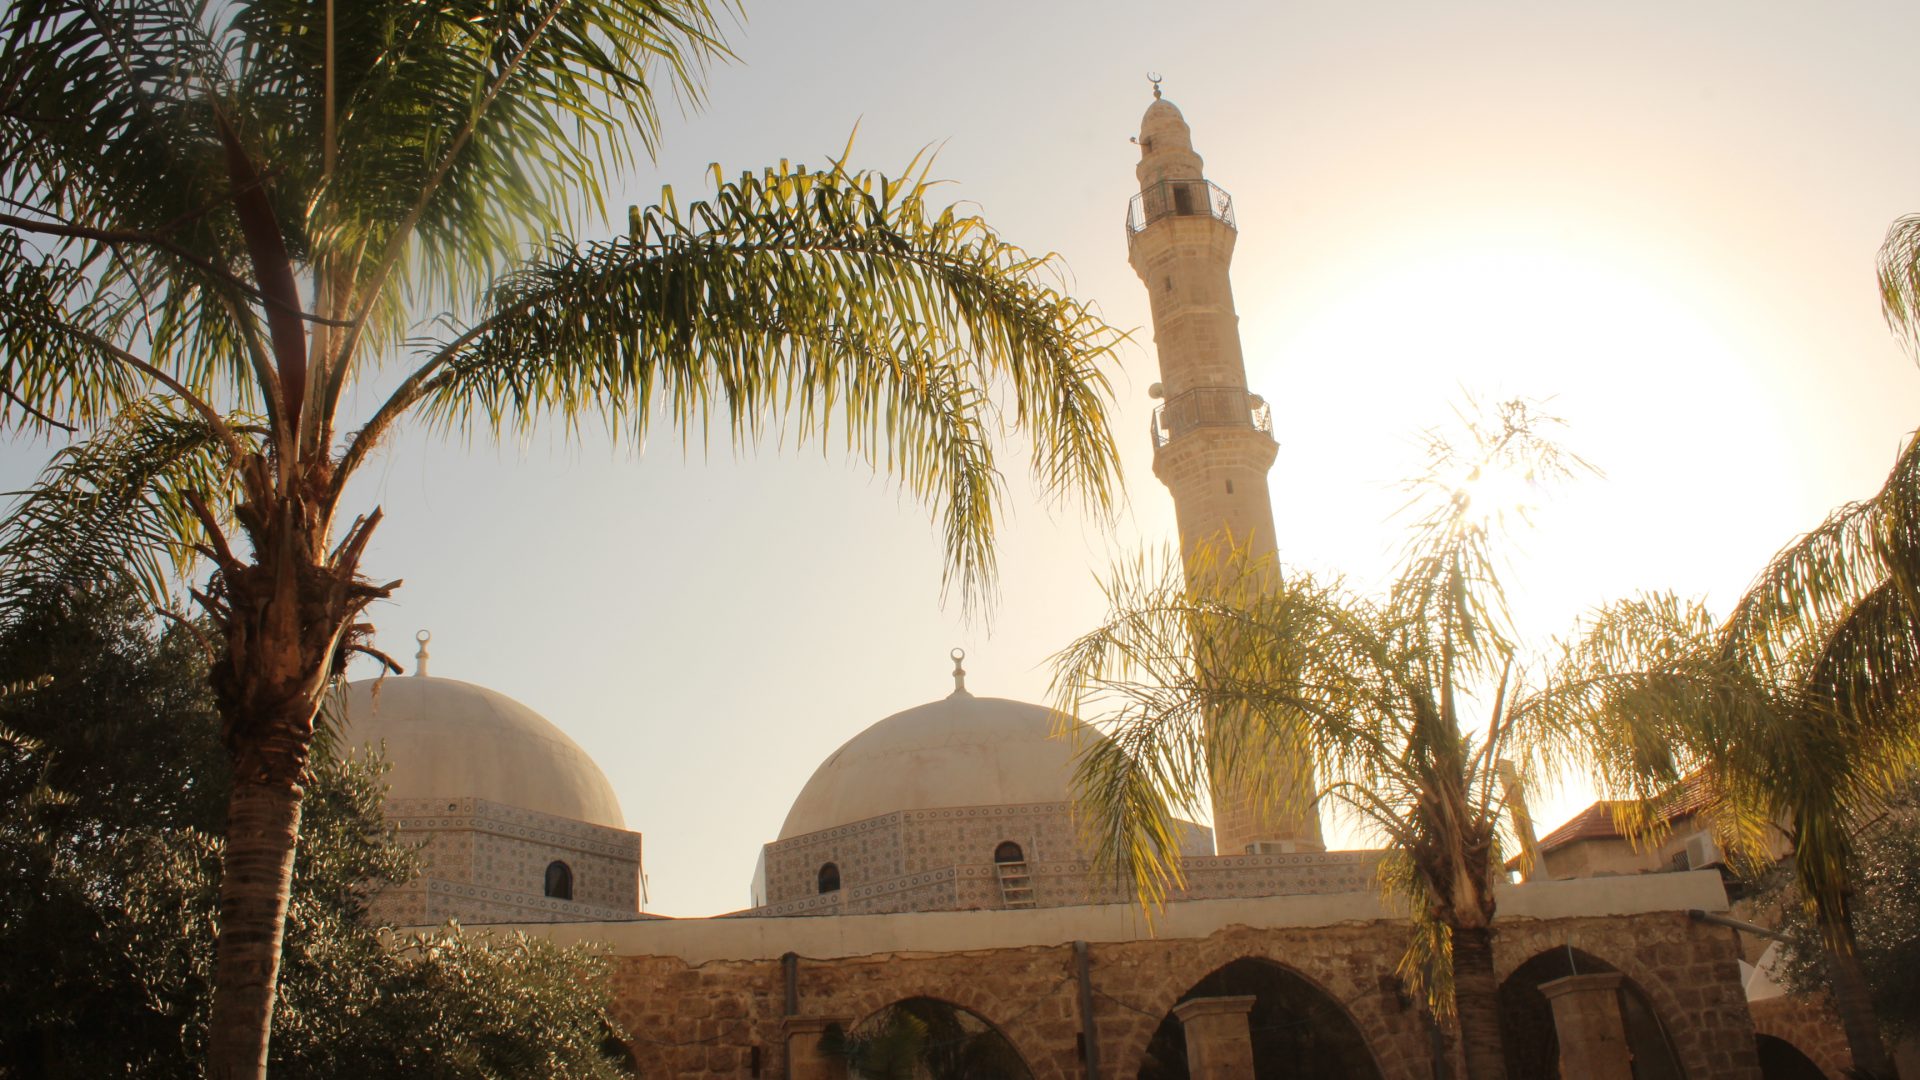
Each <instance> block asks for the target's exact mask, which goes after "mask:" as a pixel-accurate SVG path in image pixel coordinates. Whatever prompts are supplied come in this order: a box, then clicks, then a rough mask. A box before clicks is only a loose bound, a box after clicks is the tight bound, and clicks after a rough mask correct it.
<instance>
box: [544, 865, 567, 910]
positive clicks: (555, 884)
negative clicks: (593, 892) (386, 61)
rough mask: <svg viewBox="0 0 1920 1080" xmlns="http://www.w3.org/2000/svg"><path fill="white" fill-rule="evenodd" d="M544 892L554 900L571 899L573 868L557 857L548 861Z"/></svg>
mask: <svg viewBox="0 0 1920 1080" xmlns="http://www.w3.org/2000/svg"><path fill="white" fill-rule="evenodd" d="M546 892H547V895H548V896H551V897H553V898H554V899H555V900H571V899H573V868H572V867H570V866H568V865H567V864H566V863H563V862H561V861H560V860H559V859H555V860H553V861H552V862H550V863H548V864H547V888H546Z"/></svg>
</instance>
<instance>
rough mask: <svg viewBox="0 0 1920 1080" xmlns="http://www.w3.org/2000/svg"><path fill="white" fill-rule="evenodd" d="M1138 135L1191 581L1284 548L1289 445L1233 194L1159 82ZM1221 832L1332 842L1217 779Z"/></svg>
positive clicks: (1151, 292) (1225, 845)
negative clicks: (1234, 557)
mask: <svg viewBox="0 0 1920 1080" xmlns="http://www.w3.org/2000/svg"><path fill="white" fill-rule="evenodd" d="M1139 143H1140V164H1139V166H1138V168H1136V169H1135V173H1136V174H1137V175H1138V176H1139V178H1140V194H1138V195H1136V196H1134V198H1133V201H1132V203H1131V204H1130V205H1129V207H1128V210H1127V261H1128V262H1130V263H1132V264H1133V269H1134V272H1135V273H1137V274H1139V275H1140V280H1141V282H1143V283H1144V284H1145V285H1146V287H1147V295H1148V297H1149V298H1150V299H1151V301H1152V304H1153V340H1154V344H1155V345H1156V346H1158V349H1159V353H1160V382H1159V383H1157V384H1155V385H1154V387H1153V388H1152V389H1151V390H1150V391H1149V393H1151V394H1153V396H1155V397H1157V398H1161V399H1163V401H1162V404H1161V405H1160V406H1159V408H1157V409H1155V410H1154V413H1153V474H1154V475H1155V476H1158V477H1159V478H1160V482H1161V483H1163V484H1165V485H1167V490H1168V491H1170V492H1172V493H1173V505H1174V510H1175V513H1176V515H1177V516H1178V519H1179V524H1180V550H1181V554H1182V555H1183V556H1184V557H1185V559H1186V568H1187V576H1188V578H1189V580H1191V579H1192V578H1193V576H1194V575H1195V574H1196V573H1197V572H1199V566H1200V563H1202V562H1204V561H1206V560H1208V559H1209V558H1212V557H1213V556H1214V555H1217V554H1219V553H1224V552H1225V551H1227V550H1229V549H1230V548H1237V549H1239V550H1240V551H1241V552H1243V553H1244V554H1245V555H1247V556H1249V557H1252V558H1256V559H1258V558H1266V559H1272V558H1273V557H1274V555H1275V552H1276V551H1277V545H1276V543H1275V540H1274V528H1273V502H1272V499H1271V497H1270V496H1269V495H1268V493H1267V470H1268V469H1270V468H1272V467H1273V459H1274V456H1275V455H1276V454H1277V453H1278V452H1279V448H1278V446H1277V445H1276V444H1275V443H1274V441H1273V419H1272V414H1271V413H1270V412H1269V410H1268V408H1267V404H1266V402H1265V401H1263V400H1261V398H1260V397H1259V396H1257V395H1255V394H1252V393H1250V392H1248V390H1247V368H1246V363H1245V362H1244V361H1243V360H1242V359H1241V356H1240V327H1239V323H1240V318H1239V316H1238V315H1236V314H1234V310H1233V284H1232V282H1231V281H1230V280H1229V279H1228V275H1227V269H1228V266H1229V264H1231V263H1232V261H1233V243H1234V240H1235V238H1236V237H1237V236H1238V230H1237V229H1236V227H1235V225H1234V220H1233V201H1232V200H1231V199H1229V198H1228V197H1227V193H1226V192H1224V191H1222V190H1220V189H1219V188H1218V187H1216V186H1214V185H1213V184H1212V183H1211V182H1209V181H1208V180H1207V179H1206V177H1205V176H1204V175H1203V174H1202V172H1201V168H1200V155H1199V154H1196V153H1194V151H1193V133H1192V131H1191V130H1190V129H1189V128H1188V127H1187V121H1186V119H1185V118H1184V117H1182V116H1181V115H1180V110H1179V109H1177V108H1174V105H1173V103H1172V102H1171V101H1167V100H1165V99H1163V98H1161V96H1160V84H1159V82H1158V80H1155V82H1154V87H1153V104H1152V105H1149V106H1148V107H1147V114H1146V116H1144V117H1142V118H1141V120H1140V138H1139ZM1210 553H1211V554H1210ZM1213 829H1214V846H1215V849H1216V850H1217V851H1218V852H1219V853H1220V854H1222V855H1241V854H1246V853H1250V852H1288V851H1320V850H1324V847H1325V845H1324V844H1323V843H1322V841H1321V837H1320V822H1319V819H1318V817H1317V815H1314V814H1311V813H1309V814H1306V815H1303V816H1301V817H1299V818H1297V819H1290V818H1287V817H1285V816H1283V815H1277V814H1272V813H1263V812H1261V811H1260V808H1259V807H1258V806H1257V804H1256V802H1255V800H1253V799H1251V798H1249V797H1247V796H1246V795H1244V794H1243V793H1236V792H1235V791H1234V790H1233V786H1232V785H1231V784H1230V783H1229V784H1222V783H1220V782H1218V781H1216V783H1215V785H1214V792H1213Z"/></svg>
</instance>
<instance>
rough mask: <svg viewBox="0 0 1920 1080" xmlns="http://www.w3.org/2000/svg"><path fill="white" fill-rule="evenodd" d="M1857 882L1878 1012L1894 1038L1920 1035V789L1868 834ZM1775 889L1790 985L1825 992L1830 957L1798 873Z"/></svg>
mask: <svg viewBox="0 0 1920 1080" xmlns="http://www.w3.org/2000/svg"><path fill="white" fill-rule="evenodd" d="M1850 876H1851V878H1852V881H1853V888H1854V891H1855V896H1856V902H1855V910H1856V912H1857V915H1856V916H1855V920H1854V933H1855V937H1856V939H1857V944H1858V947H1859V950H1860V966H1861V968H1862V969H1863V970H1864V972H1865V974H1866V978H1867V984H1868V986H1869V988H1871V990H1872V992H1873V1006H1874V1012H1875V1013H1877V1014H1878V1015H1879V1017H1880V1023H1881V1024H1882V1025H1883V1026H1884V1027H1885V1028H1886V1030H1887V1033H1888V1034H1889V1035H1892V1036H1895V1037H1896V1038H1897V1037H1902V1036H1910V1035H1912V1034H1914V1033H1915V1031H1916V1030H1917V1029H1920V787H1916V786H1915V785H1914V784H1909V785H1907V787H1906V789H1905V790H1904V791H1903V792H1901V793H1900V794H1899V795H1898V796H1896V797H1895V798H1893V799H1892V800H1890V801H1889V802H1888V804H1887V806H1886V808H1885V810H1884V812H1883V813H1882V814H1881V815H1880V816H1879V817H1877V818H1876V819H1875V820H1873V821H1871V822H1868V823H1866V824H1865V825H1863V826H1862V827H1861V828H1860V830H1859V831H1858V835H1857V836H1856V838H1855V841H1854V853H1853V865H1852V867H1851V872H1850ZM1771 886H1772V888H1771V889H1770V890H1769V892H1768V893H1767V894H1766V897H1765V899H1768V900H1771V901H1772V902H1773V903H1774V904H1775V905H1776V906H1777V910H1778V911H1779V913H1780V916H1781V925H1780V928H1781V930H1783V931H1784V932H1785V933H1786V934H1787V941H1786V945H1785V948H1784V949H1783V950H1782V952H1783V955H1782V964H1781V967H1780V973H1781V974H1783V975H1784V976H1785V980H1784V981H1785V982H1786V985H1787V986H1788V987H1789V988H1790V989H1792V990H1793V991H1794V992H1796V993H1802V994H1811V993H1818V992H1820V991H1822V990H1825V989H1826V988H1827V987H1828V985H1829V973H1828V962H1827V961H1828V958H1827V951H1826V948H1825V942H1824V941H1823V940H1822V938H1821V934H1820V928H1819V926H1818V925H1817V924H1816V923H1815V922H1814V920H1813V919H1812V918H1810V917H1809V916H1808V914H1807V912H1808V906H1809V905H1808V904H1807V903H1806V901H1805V898H1804V897H1803V896H1802V895H1801V894H1800V893H1799V890H1798V888H1797V887H1796V885H1795V883H1794V880H1793V876H1792V875H1791V874H1778V875H1775V879H1774V881H1773V882H1771Z"/></svg>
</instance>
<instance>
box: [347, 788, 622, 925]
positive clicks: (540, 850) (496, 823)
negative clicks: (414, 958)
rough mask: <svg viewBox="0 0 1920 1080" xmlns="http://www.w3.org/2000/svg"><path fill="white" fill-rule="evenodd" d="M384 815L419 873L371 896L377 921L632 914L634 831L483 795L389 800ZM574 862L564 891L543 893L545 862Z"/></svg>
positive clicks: (517, 919) (544, 919)
mask: <svg viewBox="0 0 1920 1080" xmlns="http://www.w3.org/2000/svg"><path fill="white" fill-rule="evenodd" d="M386 809H387V821H388V823H389V824H391V825H392V826H393V827H394V828H395V830H397V831H398V833H399V835H400V838H401V840H402V841H406V842H412V843H418V844H420V845H421V851H422V854H423V855H424V856H425V859H426V863H427V866H426V872H425V873H424V874H423V875H422V876H421V878H420V879H419V880H417V881H414V882H412V883H410V884H408V885H406V886H403V887H401V888H398V889H389V890H387V891H386V892H384V893H382V894H381V895H380V896H379V897H377V898H375V900H374V903H373V916H374V918H375V919H377V920H380V921H382V922H388V923H392V924H394V925H402V926H419V925H428V924H436V923H441V922H445V921H446V920H447V919H450V918H451V919H459V920H461V921H462V922H501V921H505V922H526V921H538V922H572V921H579V920H588V919H591V920H619V919H633V918H640V917H641V916H640V914H639V908H640V905H639V884H640V834H639V833H634V832H627V831H625V830H622V829H611V828H607V827H606V826H602V825H591V824H588V823H586V822H583V821H574V820H571V819H569V818H561V817H555V816H553V815H551V814H542V813H539V812H537V811H533V810H524V809H521V808H520V807H516V806H506V805H504V804H501V803H496V802H490V801H488V800H486V799H471V798H468V799H395V800H391V801H389V802H388V803H387V807H386ZM555 860H558V861H561V862H564V863H566V864H567V865H568V867H570V868H571V869H572V871H573V900H572V901H565V900H554V899H550V898H548V897H547V896H546V895H545V891H546V870H547V864H549V863H551V862H553V861H555Z"/></svg>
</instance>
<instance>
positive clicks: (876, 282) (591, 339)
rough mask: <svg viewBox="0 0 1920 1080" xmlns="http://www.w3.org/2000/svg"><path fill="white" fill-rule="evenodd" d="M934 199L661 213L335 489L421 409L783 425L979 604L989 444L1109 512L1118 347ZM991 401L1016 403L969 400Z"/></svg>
mask: <svg viewBox="0 0 1920 1080" xmlns="http://www.w3.org/2000/svg"><path fill="white" fill-rule="evenodd" d="M929 191H930V185H929V183H928V182H927V181H926V180H925V179H924V177H915V178H912V179H907V180H890V179H887V178H885V177H882V176H876V175H872V174H865V173H850V172H846V171H844V170H842V169H840V168H838V167H836V168H834V169H832V170H829V171H827V172H819V173H813V172H807V171H805V170H804V169H795V168H786V167H782V168H779V169H774V170H770V171H769V172H767V173H766V174H765V175H764V176H760V177H755V176H752V175H747V176H743V177H741V178H740V179H739V180H737V181H734V182H732V183H726V184H722V185H721V186H720V188H719V190H718V191H717V193H716V194H715V196H714V197H713V199H712V200H710V201H707V202H700V203H695V204H693V205H692V206H690V207H688V208H686V210H685V211H680V210H679V209H678V208H677V207H676V206H675V205H674V203H673V200H672V199H671V198H668V199H667V200H666V201H665V205H664V206H662V207H656V208H652V209H649V210H647V211H645V212H644V213H639V212H636V214H635V217H634V221H633V225H632V230H631V234H630V235H629V236H627V237H625V238H622V239H619V240H615V241H611V242H607V243H601V244H591V245H586V246H583V247H581V248H578V249H568V250H562V251H557V252H554V253H553V254H552V255H551V256H550V257H549V258H548V259H546V260H544V261H542V262H540V263H537V264H535V265H533V266H530V267H528V268H527V269H525V270H523V271H521V272H519V273H517V274H514V275H512V276H510V277H509V278H507V279H506V280H505V281H504V282H503V283H502V284H501V285H500V286H499V287H498V288H496V289H495V290H494V291H493V293H492V294H491V295H490V296H489V299H488V304H487V313H486V317H485V318H484V320H483V321H482V322H481V323H480V324H478V326H477V327H476V328H475V329H474V330H473V331H472V332H470V333H469V334H468V335H466V336H463V337H462V338H459V339H456V341H455V342H453V343H451V344H450V346H448V347H447V348H445V349H443V351H442V353H441V354H440V355H439V356H437V357H435V358H432V359H430V360H429V361H428V363H427V365H425V366H424V367H423V369H422V371H421V372H420V373H418V375H417V377H416V379H415V380H410V381H409V383H408V384H407V385H406V386H404V387H403V388H402V390H401V392H400V393H399V394H397V395H396V396H395V397H394V398H393V399H392V400H391V401H390V402H389V404H388V406H387V407H385V408H383V410H382V411H381V414H380V415H378V416H376V418H375V420H374V421H373V422H372V423H370V424H369V426H368V428H367V430H366V432H364V433H363V434H362V435H361V436H360V439H359V441H358V442H357V443H356V445H355V446H354V447H353V448H351V449H350V450H349V451H348V455H347V458H346V461H345V463H344V464H343V468H342V475H345V474H346V473H347V472H350V471H351V468H352V467H353V465H354V464H356V463H357V461H358V459H359V455H360V454H362V453H364V450H365V448H366V445H367V444H368V443H370V442H371V441H372V440H375V439H378V438H379V437H381V435H382V434H383V432H384V426H385V423H386V422H387V420H388V418H390V417H393V416H397V415H398V414H399V413H400V412H401V411H403V410H404V409H405V408H406V407H407V406H408V405H409V404H411V403H412V401H413V400H416V399H423V400H424V404H425V407H426V409H427V412H428V415H429V416H430V417H431V418H432V419H433V420H435V421H437V422H438V423H440V424H442V425H447V426H455V427H463V428H465V427H472V426H476V425H484V426H487V427H490V428H493V429H495V430H499V429H502V428H506V427H520V426H524V425H528V424H531V423H533V422H535V421H537V420H539V419H540V418H542V417H545V416H555V417H558V418H560V419H562V420H564V421H565V422H566V423H568V424H570V425H571V424H574V423H577V422H578V421H579V420H580V419H581V418H583V417H588V416H592V417H597V418H600V419H602V420H603V421H605V422H606V423H607V424H608V425H609V426H610V427H612V428H613V429H614V430H615V431H617V432H623V433H626V434H629V435H631V436H633V437H635V438H644V437H645V435H646V433H647V432H648V431H649V430H650V428H651V426H652V425H653V424H654V423H658V422H662V421H665V422H668V423H672V424H676V425H677V426H679V427H680V428H681V430H682V431H683V433H684V432H687V431H689V430H690V429H692V428H694V427H701V428H703V429H704V428H706V427H707V425H709V424H711V423H715V422H716V417H715V415H714V414H715V413H716V412H718V413H719V414H721V416H722V417H724V421H721V422H723V423H724V424H725V425H726V430H727V431H728V432H729V435H730V437H731V438H732V439H733V440H734V442H735V443H736V444H742V443H748V442H751V441H753V440H755V439H757V438H759V437H761V436H763V435H764V434H765V433H766V431H767V429H768V427H769V425H771V424H773V423H774V422H776V421H778V422H779V423H781V424H782V425H783V427H784V428H785V430H786V432H787V433H788V434H789V435H790V436H791V437H792V438H794V439H795V440H796V441H799V440H812V439H826V438H829V437H830V436H831V434H832V432H833V429H834V427H835V426H836V425H837V426H838V427H839V434H840V438H841V440H842V442H843V443H844V444H845V445H846V447H847V448H848V449H849V450H851V451H852V452H855V453H858V454H861V455H863V456H865V457H867V458H868V460H870V461H873V462H874V463H875V464H876V466H878V467H881V468H884V469H885V470H887V471H888V472H890V473H892V474H894V475H896V476H897V477H899V478H900V480H901V481H902V482H903V484H904V485H905V486H906V488H907V490H908V491H909V492H911V493H912V494H913V495H914V496H915V497H916V498H918V499H920V500H922V501H923V502H929V503H933V504H935V505H937V506H938V508H939V513H940V515H941V518H942V522H943V530H944V533H945V536H946V541H947V555H948V582H949V584H950V585H957V586H958V588H959V590H960V592H961V595H962V597H963V599H964V600H965V601H966V602H969V603H970V602H972V601H973V600H975V599H976V598H978V597H980V596H982V595H984V593H985V591H986V590H987V588H988V587H989V586H990V584H991V582H992V579H993V570H994V565H993V555H992V547H991V542H992V537H993V535H994V524H995V516H996V512H997V509H998V503H999V499H1000V495H1001V491H1000V482H999V474H998V472H997V469H996V465H995V461H994V457H993V449H992V447H993V441H994V440H995V439H996V438H997V437H999V436H1001V435H1003V434H1005V433H1006V431H1007V430H1011V431H1015V432H1019V433H1021V434H1024V435H1026V436H1028V437H1029V438H1031V439H1032V440H1033V443H1034V449H1033V469H1034V472H1035V474H1036V477H1037V479H1038V480H1039V482H1040V483H1041V484H1042V485H1043V487H1045V488H1046V489H1047V490H1048V491H1050V492H1053V493H1056V494H1066V493H1080V494H1082V495H1084V496H1086V497H1087V498H1088V499H1089V500H1090V502H1091V503H1092V504H1094V505H1095V506H1097V507H1099V508H1103V509H1104V508H1105V507H1107V506H1108V505H1110V503H1111V501H1112V499H1113V496H1114V494H1115V492H1116V491H1117V490H1118V489H1117V478H1118V469H1119V466H1118V459H1117V456H1116V451H1115V450H1114V447H1113V443H1112V440H1111V437H1110V433H1109V425H1108V417H1107V409H1108V405H1109V401H1110V388H1109V385H1108V382H1107V378H1106V375H1105V372H1104V370H1103V368H1102V366H1101V363H1100V362H1101V361H1102V360H1103V359H1104V358H1105V356H1106V355H1107V354H1108V353H1109V352H1110V350H1111V349H1112V347H1113V344H1114V342H1115V340H1116V335H1115V334H1114V333H1113V332H1112V331H1111V330H1110V329H1109V328H1108V327H1106V326H1105V324H1103V323H1101V322H1100V321H1099V320H1098V319H1097V318H1096V317H1094V316H1093V315H1092V313H1091V312H1089V311H1088V310H1087V309H1086V308H1085V307H1083V306H1082V305H1080V304H1079V303H1077V302H1075V301H1073V300H1070V299H1068V298H1066V297H1064V296H1062V295H1061V294H1059V293H1058V292H1056V291H1054V290H1053V289H1052V288H1051V287H1049V286H1048V285H1046V284H1045V283H1043V281H1042V280H1041V277H1040V275H1042V274H1043V273H1045V271H1046V270H1047V267H1048V265H1049V264H1048V261H1047V260H1046V259H1042V258H1036V257H1033V256H1029V255H1027V254H1026V253H1025V252H1022V251H1021V250H1019V249H1018V248H1015V247H1013V246H1011V245H1009V244H1006V243H1004V242H1003V241H1001V240H1000V239H999V238H998V237H997V236H995V235H994V234H993V232H992V231H991V230H990V229H989V228H988V227H987V226H986V225H985V224H984V223H983V222H981V221H980V220H979V219H977V218H972V217H962V216H959V215H957V214H956V213H955V212H954V211H953V210H951V209H948V210H945V211H941V212H938V213H935V212H933V211H931V210H930V208H929V206H928V204H927V198H928V195H929ZM992 385H999V386H1003V387H1005V388H1006V393H1007V396H1008V399H1009V400H1008V402H1007V403H1006V404H1005V405H1002V404H1001V403H1000V402H998V401H996V400H994V399H992V398H990V397H988V396H986V395H985V394H983V393H982V392H981V391H979V390H978V389H976V388H977V387H980V386H992ZM1003 416H1004V417H1007V419H1003Z"/></svg>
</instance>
